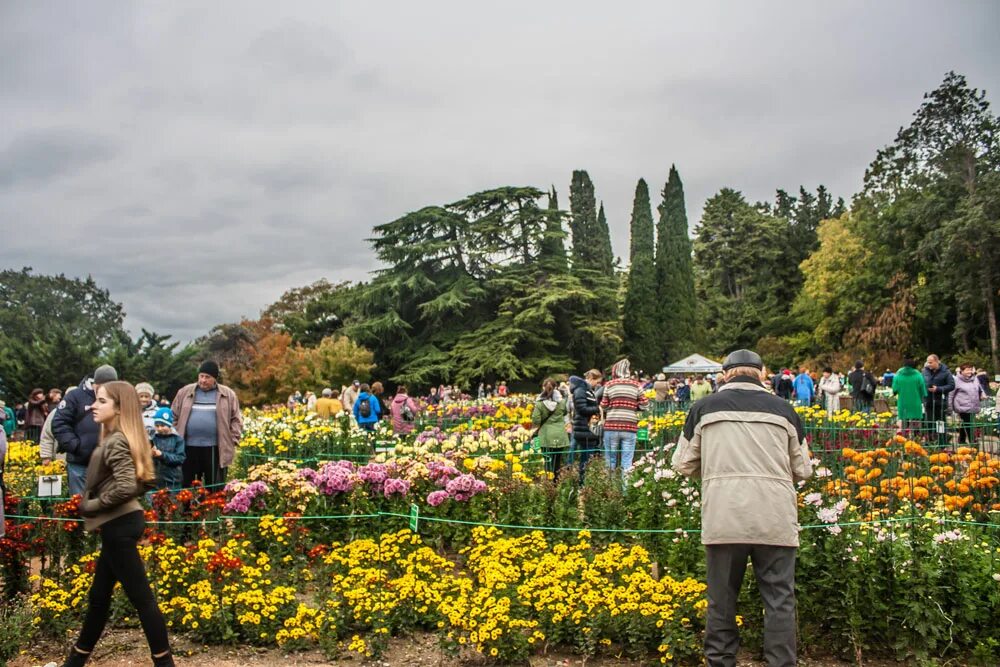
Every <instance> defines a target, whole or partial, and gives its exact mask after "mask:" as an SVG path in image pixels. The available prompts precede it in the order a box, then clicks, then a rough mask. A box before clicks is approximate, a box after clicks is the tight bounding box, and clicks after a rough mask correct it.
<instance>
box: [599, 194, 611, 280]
mask: <svg viewBox="0 0 1000 667" xmlns="http://www.w3.org/2000/svg"><path fill="white" fill-rule="evenodd" d="M595 234H596V236H597V251H598V255H597V263H598V267H599V268H600V270H601V271H604V272H605V275H609V276H610V275H612V271H614V269H615V253H614V250H612V249H611V229H610V228H609V227H608V218H607V216H605V215H604V202H603V201H602V202H601V208H600V210H599V211H598V212H597V227H596V228H595Z"/></svg>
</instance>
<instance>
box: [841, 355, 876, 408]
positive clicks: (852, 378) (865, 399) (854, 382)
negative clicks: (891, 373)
mask: <svg viewBox="0 0 1000 667" xmlns="http://www.w3.org/2000/svg"><path fill="white" fill-rule="evenodd" d="M847 381H848V382H849V383H850V385H851V398H853V399H854V410H855V412H871V411H872V409H873V407H874V405H875V376H874V375H872V374H871V373H869V372H868V371H866V370H865V362H863V361H861V360H860V359H859V360H858V361H855V362H854V370H853V371H851V372H850V373H848V374H847Z"/></svg>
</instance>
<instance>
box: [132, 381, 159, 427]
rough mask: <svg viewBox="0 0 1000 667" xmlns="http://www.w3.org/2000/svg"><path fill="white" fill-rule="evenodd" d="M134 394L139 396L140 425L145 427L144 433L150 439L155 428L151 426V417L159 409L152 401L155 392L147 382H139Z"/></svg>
mask: <svg viewBox="0 0 1000 667" xmlns="http://www.w3.org/2000/svg"><path fill="white" fill-rule="evenodd" d="M135 393H136V394H138V395H139V409H140V410H142V425H143V426H145V427H146V433H149V437H150V438H152V437H153V434H154V433H156V427H155V426H153V416H154V415H156V411H157V410H159V409H160V406H159V405H157V403H156V401H154V400H153V396H154V395H155V394H156V391H155V390H154V389H153V385H151V384H149V383H148V382H140V383H139V384H137V385H136V386H135Z"/></svg>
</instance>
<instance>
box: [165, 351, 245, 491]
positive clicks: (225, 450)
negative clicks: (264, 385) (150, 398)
mask: <svg viewBox="0 0 1000 667" xmlns="http://www.w3.org/2000/svg"><path fill="white" fill-rule="evenodd" d="M171 409H172V410H173V412H174V415H176V418H177V421H176V423H175V426H174V428H175V429H176V430H177V434H178V435H180V436H181V437H182V438H184V449H185V452H184V453H185V457H184V465H183V467H182V471H183V485H184V488H187V487H189V486H191V483H192V482H193V481H194V480H196V479H198V480H201V483H202V484H204V485H205V486H207V487H219V486H221V485H222V484H224V483H225V482H226V470H227V469H228V468H229V465H230V464H231V463H232V462H233V458H234V457H235V456H236V445H238V444H239V442H240V438H241V437H243V415H242V413H241V412H240V401H239V399H238V398H237V397H236V392H234V391H233V390H232V389H230V388H229V387H227V386H225V385H224V384H220V383H219V365H218V364H217V363H215V362H214V361H211V360H208V361H204V362H202V364H201V366H199V367H198V381H197V382H193V383H191V384H189V385H187V386H185V387H183V388H182V389H181V390H180V391H178V392H177V395H176V396H175V397H174V403H173V405H172V406H171Z"/></svg>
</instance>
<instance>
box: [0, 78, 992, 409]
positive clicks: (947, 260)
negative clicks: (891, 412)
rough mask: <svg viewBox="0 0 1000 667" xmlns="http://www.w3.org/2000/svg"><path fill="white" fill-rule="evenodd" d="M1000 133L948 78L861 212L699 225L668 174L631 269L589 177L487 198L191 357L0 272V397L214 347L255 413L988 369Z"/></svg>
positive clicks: (731, 192)
mask: <svg viewBox="0 0 1000 667" xmlns="http://www.w3.org/2000/svg"><path fill="white" fill-rule="evenodd" d="M998 136H1000V133H998V123H997V119H996V117H995V116H994V115H993V114H992V112H991V111H990V107H989V103H988V102H987V101H986V97H985V93H983V92H981V91H978V90H976V89H974V88H970V87H969V86H968V84H967V83H966V81H965V79H964V77H962V76H960V75H957V74H954V73H949V74H948V75H947V76H946V78H945V80H944V82H943V83H942V84H941V86H940V87H939V88H938V89H937V90H935V91H934V92H932V93H928V94H927V95H925V100H924V102H923V104H922V105H921V106H920V108H919V109H918V110H917V112H916V113H915V115H914V118H913V121H912V122H911V124H910V125H909V126H907V127H904V128H901V129H900V131H899V133H898V135H897V137H896V139H895V141H894V142H893V143H891V144H889V145H888V146H886V147H885V148H883V149H882V150H879V151H878V152H877V154H876V156H875V158H874V159H873V161H872V163H871V165H870V166H869V168H868V170H867V172H866V174H865V180H864V189H863V190H862V192H860V193H858V194H857V195H855V196H854V198H853V199H852V201H851V204H850V206H849V207H848V205H847V204H846V203H845V202H844V200H843V199H842V198H839V199H836V200H834V198H833V195H831V193H830V192H829V191H828V190H827V188H825V187H824V186H822V185H820V186H819V187H817V188H816V189H815V191H813V190H809V189H807V188H806V187H804V186H800V187H799V188H798V190H797V194H789V191H788V190H785V189H778V190H776V192H775V197H774V200H773V201H770V202H751V201H748V200H747V199H746V197H745V196H744V195H743V194H742V193H741V192H739V191H738V190H736V189H733V188H730V187H724V188H722V189H720V190H719V191H718V192H717V193H716V194H715V195H714V196H712V197H710V198H709V199H708V200H707V201H706V202H705V206H704V209H703V211H702V215H701V219H700V220H699V221H698V222H697V224H696V225H695V226H694V229H693V235H692V234H691V230H690V227H689V221H688V218H687V207H686V203H685V199H684V186H683V183H682V181H681V176H680V172H679V171H678V169H677V168H676V167H675V166H671V168H670V170H669V173H668V176H667V178H666V181H665V183H664V185H663V187H662V189H660V198H659V203H658V205H657V208H656V212H657V213H658V217H657V218H656V220H655V222H654V217H653V211H652V202H651V200H650V191H649V186H648V185H647V182H646V181H645V180H644V179H639V180H638V183H637V184H636V188H635V196H634V200H633V203H632V212H631V218H630V244H629V252H628V257H627V261H626V262H624V265H623V261H622V260H621V259H616V258H615V256H614V253H613V251H612V247H611V236H610V230H609V223H608V218H607V215H606V212H605V207H604V204H603V202H601V201H600V199H599V198H598V196H597V188H596V186H595V183H594V182H593V180H592V179H591V177H590V175H589V174H588V173H587V172H586V171H584V170H577V171H574V172H573V173H572V176H571V182H570V188H569V198H568V199H569V210H568V211H567V210H564V209H562V208H561V207H560V205H559V198H558V194H557V192H556V189H555V187H552V188H550V189H549V190H547V191H542V190H540V189H537V188H535V187H530V186H516V187H515V186H507V187H500V188H495V189H492V190H487V191H484V192H478V193H475V194H471V195H469V196H467V197H464V198H462V199H459V200H458V201H455V202H452V203H450V204H440V205H431V206H427V207H425V208H422V209H420V210H417V211H413V212H410V213H407V214H405V215H403V216H402V217H400V218H398V219H396V220H392V221H390V222H387V223H384V224H381V225H378V226H376V227H375V228H374V230H373V235H372V238H371V239H370V241H371V243H372V245H373V247H374V249H375V251H376V254H377V256H378V259H379V261H380V263H381V267H382V268H381V269H380V270H379V271H378V272H377V273H376V274H375V276H374V278H373V279H371V280H370V281H367V282H363V283H338V284H333V283H329V282H327V281H325V280H321V281H318V282H316V283H313V284H312V285H308V286H305V287H296V288H293V289H290V290H289V291H288V292H286V293H285V295H283V296H282V298H281V299H279V300H278V301H277V302H275V303H274V304H271V305H270V306H268V307H267V308H266V309H265V310H264V311H263V312H262V314H261V318H260V319H259V320H254V321H243V322H240V323H231V324H220V325H217V326H215V327H214V328H213V329H212V330H211V331H210V332H209V333H208V334H207V335H206V336H204V337H202V338H201V339H199V340H197V341H195V342H194V343H192V344H190V345H188V346H185V347H183V348H180V349H178V348H179V346H178V344H177V343H171V342H170V341H169V337H167V336H161V335H159V334H156V333H154V332H148V331H143V332H142V335H141V336H140V337H139V338H138V339H136V340H131V339H130V338H129V336H128V334H127V333H126V332H125V331H124V329H123V327H122V322H123V319H124V311H123V310H122V307H121V306H120V305H119V304H116V303H114V302H113V301H112V300H111V298H110V296H109V295H108V293H107V291H106V290H102V289H100V288H99V287H98V286H97V285H96V284H95V283H94V281H93V280H92V279H90V278H88V279H86V280H75V279H70V278H66V277H65V276H38V275H34V274H32V272H31V270H30V269H23V270H21V271H4V272H3V273H2V274H0V304H2V309H0V383H2V385H0V393H3V394H4V395H6V396H14V395H23V394H25V393H26V392H27V391H28V390H29V389H30V387H31V386H34V385H36V384H40V385H42V386H46V387H47V386H50V385H51V386H62V385H67V384H72V383H75V382H77V381H79V377H78V376H79V375H80V369H81V368H86V369H89V368H92V367H94V366H95V365H96V364H97V362H98V361H104V360H107V361H111V362H112V363H114V364H116V365H117V366H118V367H119V368H120V370H125V375H126V377H129V378H135V379H148V380H151V381H153V382H154V383H158V385H157V386H162V387H164V388H165V391H168V392H169V391H171V390H173V389H176V387H178V386H180V384H182V383H183V382H187V381H189V380H190V373H189V370H190V368H191V366H192V365H193V364H194V363H195V362H197V361H198V360H200V359H202V358H206V357H213V358H216V359H219V360H220V361H222V362H223V365H224V367H225V368H227V369H228V372H229V374H230V380H231V382H232V383H233V385H234V386H236V387H237V389H238V390H239V391H241V393H243V395H244V396H245V397H246V399H247V400H249V401H251V402H267V401H274V400H280V399H282V398H283V394H286V393H287V392H288V391H291V390H292V389H294V388H297V387H299V386H301V385H303V384H304V383H308V384H309V385H310V386H315V387H318V386H319V385H321V384H337V383H345V382H348V381H349V380H350V379H351V378H353V377H355V376H360V377H368V376H372V375H374V376H377V377H379V378H381V379H383V380H386V381H388V382H390V383H393V382H406V383H409V384H411V385H416V386H427V385H430V384H435V383H438V382H453V381H457V382H459V383H460V384H463V385H465V386H466V387H469V386H471V385H472V384H473V383H476V382H478V381H481V380H482V381H496V380H499V379H506V380H508V381H517V380H530V381H532V382H533V381H535V380H536V379H537V378H539V377H540V376H542V375H544V374H547V373H553V372H566V371H568V370H577V371H579V370H584V369H586V368H590V367H598V368H602V367H607V366H608V365H609V364H610V363H611V362H612V361H613V360H614V359H615V358H616V357H617V356H618V355H620V354H628V355H629V356H630V357H631V358H632V359H633V362H634V363H633V367H635V368H641V369H644V370H646V371H648V372H655V370H656V369H657V368H659V367H660V366H661V365H663V364H665V363H669V362H671V361H675V360H677V359H679V358H681V357H683V356H685V355H687V354H689V353H692V352H696V351H697V352H702V353H707V354H709V355H716V356H721V355H722V354H724V353H725V352H727V351H728V350H731V349H734V348H737V347H757V348H759V349H760V350H761V351H762V353H763V354H764V356H765V358H766V359H767V361H768V362H769V363H770V364H772V365H792V364H796V363H803V362H804V363H810V364H815V363H834V364H837V365H839V366H841V367H845V366H846V365H847V364H848V363H850V362H851V361H853V359H854V358H855V357H864V358H866V359H868V360H869V362H870V363H872V364H873V365H894V364H897V363H899V361H900V358H901V356H902V355H904V354H908V353H917V354H921V353H923V352H927V351H934V352H937V353H939V354H945V355H956V354H957V355H960V356H962V357H963V358H965V359H968V360H970V361H973V362H974V363H978V364H980V365H990V366H992V367H993V368H994V369H998V359H997V356H998V332H997V314H996V311H997V303H996V302H997V296H998V290H1000V263H998V261H997V260H998V259H1000V146H998V142H1000V139H998ZM792 192H795V191H792ZM623 217H624V216H623Z"/></svg>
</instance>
